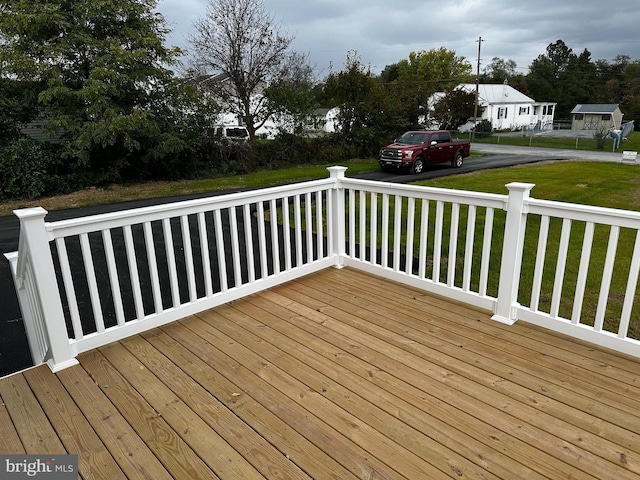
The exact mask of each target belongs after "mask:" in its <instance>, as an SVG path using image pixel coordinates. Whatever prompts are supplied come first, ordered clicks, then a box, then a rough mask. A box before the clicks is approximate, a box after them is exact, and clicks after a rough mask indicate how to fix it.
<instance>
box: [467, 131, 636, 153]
mask: <svg viewBox="0 0 640 480" xmlns="http://www.w3.org/2000/svg"><path fill="white" fill-rule="evenodd" d="M475 141H476V142H477V143H489V144H500V145H515V146H521V147H540V148H566V149H577V150H594V151H597V150H600V151H604V152H611V151H613V139H610V138H607V139H606V140H605V142H604V147H603V148H601V149H598V147H597V145H596V140H595V139H594V138H590V137H580V138H576V137H573V138H552V137H547V136H532V137H530V136H526V137H523V136H522V135H514V136H512V135H499V134H494V135H492V136H490V137H484V138H483V137H480V136H478V137H476V139H475ZM623 150H634V151H640V132H631V133H630V134H629V136H628V137H627V139H626V140H624V141H622V143H621V144H620V146H619V148H618V149H617V150H616V151H617V152H622V151H623Z"/></svg>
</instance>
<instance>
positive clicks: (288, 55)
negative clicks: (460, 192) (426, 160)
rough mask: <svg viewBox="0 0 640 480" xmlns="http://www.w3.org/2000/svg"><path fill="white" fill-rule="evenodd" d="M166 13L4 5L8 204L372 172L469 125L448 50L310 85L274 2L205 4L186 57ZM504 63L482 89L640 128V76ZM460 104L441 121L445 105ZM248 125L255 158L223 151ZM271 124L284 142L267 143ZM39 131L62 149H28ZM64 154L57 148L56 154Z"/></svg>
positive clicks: (457, 67) (554, 48)
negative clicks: (514, 92) (159, 184)
mask: <svg viewBox="0 0 640 480" xmlns="http://www.w3.org/2000/svg"><path fill="white" fill-rule="evenodd" d="M156 6H157V1H156V0H86V1H84V2H73V1H68V0H41V1H38V2H33V1H32V0H0V13H1V15H0V200H5V199H8V198H20V197H32V198H34V197H38V196H41V195H46V194H55V193H62V192H67V191H71V190H74V189H78V188H83V187H87V186H93V185H104V184H108V183H112V182H128V181H140V180H148V179H176V178H190V177H198V176H201V175H204V174H209V173H211V172H212V171H217V172H222V173H242V172H246V171H249V170H254V169H263V168H274V167H279V166H283V165H288V164H293V163H296V162H300V163H309V162H318V163H320V162H322V163H325V162H341V161H344V160H347V159H349V158H353V157H362V156H374V155H376V153H377V149H378V148H379V146H380V145H381V144H383V143H386V142H387V141H389V140H390V139H392V138H394V137H395V136H397V135H398V134H400V133H402V132H403V131H405V130H407V129H411V128H417V127H419V126H420V125H421V122H422V121H424V119H425V118H427V117H428V116H431V119H432V120H434V121H436V122H437V123H438V124H439V125H441V126H442V127H445V128H450V129H455V128H456V127H457V126H458V125H460V124H461V123H462V122H463V121H464V120H466V118H468V117H469V116H471V115H472V114H473V106H474V100H475V99H474V96H473V95H472V94H469V93H465V92H461V91H458V90H456V89H455V87H456V85H458V84H460V83H469V82H475V80H476V75H475V72H473V68H472V66H471V64H470V62H469V61H468V60H467V59H465V58H464V57H461V56H458V55H457V54H456V53H455V51H452V50H449V49H447V48H446V47H439V48H434V49H431V50H425V51H421V52H412V53H410V54H409V56H408V58H406V59H402V60H399V61H398V62H397V63H394V64H391V65H387V66H386V67H385V68H384V69H383V70H382V72H381V73H379V74H375V73H373V72H372V71H371V69H370V67H368V66H367V65H365V64H363V62H362V61H361V59H360V57H359V56H358V53H357V52H355V51H350V52H348V54H347V57H346V60H345V63H344V66H343V67H342V69H341V70H338V71H331V72H330V73H329V74H328V75H327V76H326V78H323V79H320V80H319V79H316V78H314V69H313V67H312V66H311V65H310V63H309V58H308V55H306V54H303V53H301V52H297V51H295V50H293V49H292V48H291V45H292V40H293V37H292V36H290V35H288V34H287V33H286V32H282V31H281V28H280V26H279V25H278V24H277V22H276V21H275V19H274V17H273V15H271V14H270V13H269V12H268V11H267V10H266V9H265V6H264V3H263V1H262V0H209V5H208V9H207V11H206V14H205V15H204V16H203V17H202V18H200V19H198V20H197V21H196V22H195V24H194V34H193V35H192V36H191V37H190V39H189V40H190V44H191V50H190V52H189V55H186V52H183V51H181V50H180V49H178V48H175V47H169V46H167V45H166V37H167V35H168V33H169V32H170V30H169V28H168V26H167V23H166V21H165V19H164V18H163V17H162V16H161V15H160V14H158V13H157V12H156V10H155V8H156ZM516 70H517V65H516V64H515V62H514V61H513V60H511V59H508V60H504V59H501V58H494V59H492V61H491V62H490V63H489V64H488V65H487V66H486V67H485V68H484V69H483V71H482V73H481V75H480V81H481V82H486V83H503V82H504V81H506V82H508V83H509V84H510V85H512V86H513V87H514V88H516V89H518V90H520V91H522V92H523V93H525V94H527V95H529V96H531V97H532V98H534V99H535V100H538V101H553V102H557V103H558V108H557V113H556V117H557V118H567V119H568V118H569V112H570V111H571V109H572V108H573V107H574V106H575V104H576V103H619V104H620V105H621V108H622V110H623V112H624V113H625V118H627V119H632V118H639V119H640V115H639V113H640V63H639V62H638V60H631V59H630V58H629V57H628V56H625V55H620V56H617V57H616V58H615V59H614V60H613V61H611V62H610V61H606V60H596V61H593V60H592V59H591V55H590V53H589V52H588V51H587V50H584V51H583V52H581V53H580V54H578V55H577V54H574V53H573V51H572V50H571V48H569V47H568V46H567V45H565V44H564V42H562V40H558V41H557V42H555V43H553V44H550V45H549V46H548V47H547V50H546V52H545V53H543V54H541V55H540V56H539V57H538V58H536V59H535V60H534V61H533V62H532V63H531V65H530V66H529V71H528V73H527V74H518V73H516ZM440 91H444V92H448V93H447V95H445V97H444V98H443V99H442V100H441V101H440V102H438V103H437V104H435V105H430V104H429V100H430V98H432V95H433V94H434V93H435V92H440ZM319 107H339V112H340V113H339V117H338V119H337V120H338V132H337V133H336V134H334V135H331V136H323V137H318V138H315V137H314V138H310V137H309V136H305V135H304V134H305V133H307V132H308V130H309V119H310V118H311V117H312V114H313V111H314V110H315V109H316V108H319ZM222 113H227V114H230V115H232V116H233V117H234V118H235V119H236V121H238V122H241V123H242V124H243V125H246V127H247V129H248V130H249V133H250V135H251V137H252V141H251V142H248V143H230V142H224V141H222V140H221V139H219V138H217V137H216V135H215V126H216V124H217V123H219V122H220V118H221V114H222ZM268 119H276V120H277V124H278V125H280V131H279V132H277V133H278V135H277V137H276V139H275V140H271V141H268V142H267V141H261V140H260V139H259V138H257V134H256V132H257V131H258V130H259V129H260V127H261V126H262V125H264V124H265V122H266V121H267V120H268ZM34 120H39V121H40V122H41V123H42V124H43V125H44V132H43V133H44V134H45V135H49V136H50V140H51V141H44V142H43V141H36V140H33V139H30V138H27V137H26V136H25V135H24V134H23V133H21V131H22V129H23V127H24V126H25V125H27V124H30V123H31V122H33V121H34ZM54 140H55V141H54Z"/></svg>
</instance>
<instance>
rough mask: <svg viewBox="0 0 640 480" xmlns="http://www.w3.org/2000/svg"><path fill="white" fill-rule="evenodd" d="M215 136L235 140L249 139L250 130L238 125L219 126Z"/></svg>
mask: <svg viewBox="0 0 640 480" xmlns="http://www.w3.org/2000/svg"><path fill="white" fill-rule="evenodd" d="M215 136H216V138H226V139H228V140H234V141H246V140H249V130H247V128H246V127H242V126H238V125H233V126H229V125H227V126H217V127H216V129H215Z"/></svg>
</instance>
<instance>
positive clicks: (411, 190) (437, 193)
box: [341, 178, 508, 209]
mask: <svg viewBox="0 0 640 480" xmlns="http://www.w3.org/2000/svg"><path fill="white" fill-rule="evenodd" d="M341 184H342V186H343V187H346V188H359V189H363V190H367V191H370V192H375V193H386V194H389V195H397V194H404V195H406V196H411V197H414V198H424V199H428V200H436V201H437V200H442V201H445V202H453V203H465V204H469V205H475V206H482V207H491V208H500V209H505V208H506V204H507V198H508V197H507V196H506V195H501V194H497V193H483V192H472V191H467V190H454V189H448V188H437V187H424V186H417V185H404V184H402V185H398V184H394V183H384V182H372V181H370V180H361V179H355V178H345V179H343V180H342V182H341Z"/></svg>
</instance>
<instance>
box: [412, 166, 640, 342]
mask: <svg viewBox="0 0 640 480" xmlns="http://www.w3.org/2000/svg"><path fill="white" fill-rule="evenodd" d="M516 181H517V182H527V183H533V184H535V185H536V186H535V187H534V188H533V190H532V192H531V196H532V197H533V198H539V199H545V200H554V201H562V202H569V203H579V204H587V205H595V206H603V207H611V208H620V209H625V210H635V211H638V210H640V167H635V166H631V165H620V164H610V163H606V164H605V163H593V162H557V163H541V164H533V165H526V166H519V167H511V168H505V169H500V170H485V171H482V172H476V173H472V174H466V175H457V176H452V177H443V178H439V179H434V180H428V181H423V182H418V184H420V185H426V186H435V187H441V188H453V189H461V190H473V191H480V192H491V193H507V189H506V188H505V187H504V185H505V184H506V183H509V182H516ZM482 216H483V215H482V214H480V215H479V218H481V217H482ZM496 220H497V224H496V228H494V248H493V249H492V269H493V271H492V274H491V275H490V278H489V282H490V286H489V292H490V293H492V294H495V292H496V291H497V275H496V272H495V269H496V268H498V267H497V264H496V263H495V261H496V260H497V259H496V258H493V257H494V256H496V255H499V254H500V252H501V249H500V248H499V246H500V245H502V243H503V240H504V238H503V226H502V223H503V222H504V218H503V217H499V216H497V217H496ZM464 222H466V218H465V210H463V211H462V215H461V220H460V224H461V225H464ZM540 222H541V218H540V217H539V216H536V215H529V217H528V220H527V232H526V242H525V251H524V255H523V263H522V278H521V287H520V293H519V298H518V300H519V301H520V303H522V304H523V305H530V303H531V290H532V284H533V272H534V269H535V261H536V256H537V244H538V232H539V229H540ZM446 228H448V227H446ZM584 228H585V224H584V223H582V222H573V223H572V229H571V236H570V241H569V253H568V257H567V265H566V268H565V281H564V288H563V291H562V296H561V300H560V312H559V313H560V315H561V316H563V317H565V318H570V317H571V312H572V309H573V303H574V295H575V288H576V283H577V278H578V268H579V264H580V251H581V249H582V235H583V231H584ZM561 229H562V221H561V220H560V219H557V218H552V219H551V222H550V227H549V237H548V238H549V240H548V243H547V253H546V257H545V267H544V275H543V278H542V291H541V297H540V308H541V309H542V310H544V311H549V308H550V304H551V300H552V299H551V296H552V292H553V282H554V279H555V276H556V273H557V272H556V263H557V258H558V249H559V244H560V233H561ZM446 231H447V230H445V232H446ZM476 231H478V230H477V229H476ZM609 231H610V229H609V228H608V227H604V226H596V229H595V236H594V242H593V248H592V259H591V262H590V265H589V274H588V277H587V286H586V291H585V299H584V302H583V307H582V321H583V323H586V324H590V325H593V322H594V318H595V313H596V308H597V304H598V296H599V293H600V285H601V282H602V271H603V268H604V261H605V258H606V251H607V245H608V241H609ZM635 235H636V232H635V231H633V230H629V229H621V232H620V238H619V242H618V250H617V255H616V258H615V266H614V275H613V279H612V282H611V289H610V293H609V303H608V307H607V310H606V314H605V329H606V330H609V331H613V332H616V331H617V327H618V324H619V320H620V313H621V310H622V304H623V301H624V295H625V290H626V283H627V277H628V272H629V265H630V257H631V253H632V252H633V247H634V242H635ZM458 245H461V243H460V240H459V241H458ZM478 248H479V246H478V245H476V246H475V249H474V252H475V250H477V249H478ZM460 255H462V252H460ZM457 261H458V263H460V262H461V258H458V260H457ZM478 262H479V259H476V260H475V262H474V268H475V269H477V268H478V265H479V263H478ZM639 300H640V296H639V295H638V293H636V298H635V306H634V309H633V312H632V323H631V328H630V329H629V335H630V336H632V337H633V338H639V339H640V301H639Z"/></svg>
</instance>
